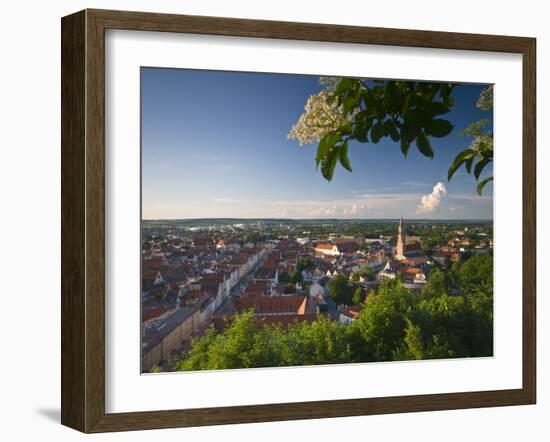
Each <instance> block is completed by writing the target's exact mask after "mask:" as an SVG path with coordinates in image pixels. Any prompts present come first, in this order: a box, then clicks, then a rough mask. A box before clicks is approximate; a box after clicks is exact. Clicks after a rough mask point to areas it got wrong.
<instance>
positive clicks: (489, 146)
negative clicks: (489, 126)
mask: <svg viewBox="0 0 550 442" xmlns="http://www.w3.org/2000/svg"><path fill="white" fill-rule="evenodd" d="M481 144H483V145H484V146H483V149H481V148H480V145H481ZM468 147H469V148H470V149H472V150H473V151H475V152H480V151H481V150H493V136H492V135H491V134H489V133H484V134H481V135H476V136H475V137H474V139H473V140H472V141H471V142H470V146H468Z"/></svg>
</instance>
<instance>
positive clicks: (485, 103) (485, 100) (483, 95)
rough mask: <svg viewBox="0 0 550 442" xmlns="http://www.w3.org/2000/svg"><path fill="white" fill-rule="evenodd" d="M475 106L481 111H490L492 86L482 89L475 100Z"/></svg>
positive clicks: (491, 106)
mask: <svg viewBox="0 0 550 442" xmlns="http://www.w3.org/2000/svg"><path fill="white" fill-rule="evenodd" d="M476 106H477V108H478V109H481V110H486V111H487V110H491V109H492V108H493V86H492V85H491V86H489V87H487V88H485V89H483V90H482V91H481V92H480V94H479V98H478V100H477V103H476Z"/></svg>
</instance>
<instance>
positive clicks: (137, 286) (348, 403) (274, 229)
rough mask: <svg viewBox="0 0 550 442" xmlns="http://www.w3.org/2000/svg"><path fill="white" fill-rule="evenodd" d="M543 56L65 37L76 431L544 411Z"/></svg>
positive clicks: (95, 15)
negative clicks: (539, 152) (540, 398)
mask: <svg viewBox="0 0 550 442" xmlns="http://www.w3.org/2000/svg"><path fill="white" fill-rule="evenodd" d="M535 48H536V47H535V39H532V38H526V37H511V36H495V35H473V34H457V33H447V32H432V31H419V30H404V29H383V28H368V27H349V26H339V25H326V24H323V25H321V24H310V23H288V22H275V21H258V20H241V19H233V18H232V19H229V18H217V17H198V16H183V15H167V14H153V13H140V12H122V11H105V10H85V11H81V12H78V13H75V14H73V15H70V16H67V17H64V18H63V19H62V177H61V180H62V411H61V416H62V423H63V424H64V425H67V426H70V427H72V428H75V429H78V430H80V431H83V432H104V431H122V430H140V429H151V428H169V427H183V426H197V425H214V424H228V423H240V422H243V423H244V422H261V421H277V420H288V419H311V418H325V417H338V416H352V415H369V414H381V413H402V412H413V411H429V410H445V409H458V408H473V407H489V406H505V405H527V404H534V403H535V400H536V383H535V379H536V351H535V348H536V346H535V329H536V326H535V281H536V278H535V276H536V275H535V269H536V205H535V204H536V203H535V201H536V188H535V186H536V158H535V141H536V140H535V133H536V131H535V109H536V106H535V52H536V49H535Z"/></svg>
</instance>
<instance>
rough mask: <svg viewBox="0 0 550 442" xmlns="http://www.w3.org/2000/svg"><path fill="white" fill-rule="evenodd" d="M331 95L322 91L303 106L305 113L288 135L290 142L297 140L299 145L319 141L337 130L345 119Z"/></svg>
mask: <svg viewBox="0 0 550 442" xmlns="http://www.w3.org/2000/svg"><path fill="white" fill-rule="evenodd" d="M330 97H331V94H330V93H329V92H328V91H326V90H323V91H321V92H319V93H318V94H316V95H312V96H311V97H309V99H308V100H307V103H306V105H305V106H304V110H305V112H304V113H303V114H302V115H301V116H300V119H299V120H298V122H297V123H296V124H295V125H294V126H293V127H292V129H291V130H290V132H289V134H288V138H289V139H291V140H298V141H299V142H300V145H304V144H309V143H313V142H317V141H319V140H320V139H321V138H323V137H324V136H325V135H326V134H327V133H329V132H333V131H335V130H337V129H338V128H339V127H340V126H342V124H343V123H344V122H345V121H346V119H345V118H344V117H343V115H342V111H341V109H340V108H339V107H338V105H337V104H336V102H335V100H334V101H333V100H330Z"/></svg>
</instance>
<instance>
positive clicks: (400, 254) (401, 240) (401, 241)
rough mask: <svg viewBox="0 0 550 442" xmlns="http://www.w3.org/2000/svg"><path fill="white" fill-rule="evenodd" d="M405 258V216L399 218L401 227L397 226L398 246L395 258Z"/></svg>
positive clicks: (399, 259)
mask: <svg viewBox="0 0 550 442" xmlns="http://www.w3.org/2000/svg"><path fill="white" fill-rule="evenodd" d="M405 258H406V257H405V227H404V226H403V217H401V219H400V220H399V227H397V247H396V251H395V259H397V260H398V261H401V260H403V259H405Z"/></svg>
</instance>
